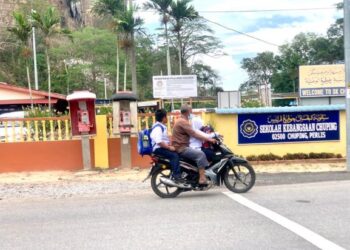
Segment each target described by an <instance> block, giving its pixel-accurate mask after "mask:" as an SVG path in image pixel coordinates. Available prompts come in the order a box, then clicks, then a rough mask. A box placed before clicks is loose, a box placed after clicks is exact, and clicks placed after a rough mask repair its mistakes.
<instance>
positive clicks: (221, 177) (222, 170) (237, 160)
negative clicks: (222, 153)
mask: <svg viewBox="0 0 350 250" xmlns="http://www.w3.org/2000/svg"><path fill="white" fill-rule="evenodd" d="M247 162H248V161H247V160H246V159H243V158H239V157H235V156H232V157H230V158H229V159H228V160H227V162H226V163H225V164H224V165H223V166H222V167H221V168H220V169H219V171H218V183H220V184H222V183H223V181H224V173H225V170H226V169H227V167H228V166H230V164H235V163H247Z"/></svg>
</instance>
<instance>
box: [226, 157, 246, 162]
mask: <svg viewBox="0 0 350 250" xmlns="http://www.w3.org/2000/svg"><path fill="white" fill-rule="evenodd" d="M230 161H231V162H232V163H248V161H247V160H246V159H243V158H239V157H235V156H233V157H231V159H230Z"/></svg>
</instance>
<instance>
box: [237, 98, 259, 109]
mask: <svg viewBox="0 0 350 250" xmlns="http://www.w3.org/2000/svg"><path fill="white" fill-rule="evenodd" d="M241 106H242V108H259V107H263V105H262V103H261V102H259V101H258V100H252V99H244V100H242V103H241Z"/></svg>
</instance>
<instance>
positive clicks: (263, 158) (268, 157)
mask: <svg viewBox="0 0 350 250" xmlns="http://www.w3.org/2000/svg"><path fill="white" fill-rule="evenodd" d="M330 158H338V159H340V158H343V156H342V155H341V154H334V153H325V152H324V153H309V154H306V153H294V154H291V153H288V154H286V155H284V156H283V157H281V156H279V155H275V154H272V153H270V154H261V155H249V156H247V157H246V159H247V160H248V161H276V160H306V159H330Z"/></svg>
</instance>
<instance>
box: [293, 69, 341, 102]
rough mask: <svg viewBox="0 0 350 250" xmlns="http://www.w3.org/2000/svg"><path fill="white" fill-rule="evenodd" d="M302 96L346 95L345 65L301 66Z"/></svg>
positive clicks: (300, 88) (300, 86) (300, 84)
mask: <svg viewBox="0 0 350 250" xmlns="http://www.w3.org/2000/svg"><path fill="white" fill-rule="evenodd" d="M299 91H300V97H302V98H303V97H327V96H345V66H344V64H333V65H308V66H300V67H299Z"/></svg>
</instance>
